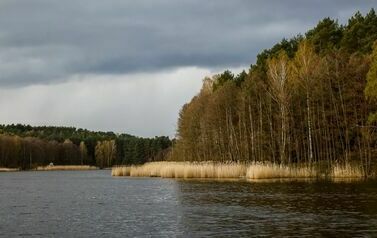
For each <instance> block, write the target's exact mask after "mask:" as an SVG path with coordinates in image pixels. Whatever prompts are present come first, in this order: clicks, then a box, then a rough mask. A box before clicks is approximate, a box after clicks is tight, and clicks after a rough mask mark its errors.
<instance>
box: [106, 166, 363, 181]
mask: <svg viewBox="0 0 377 238" xmlns="http://www.w3.org/2000/svg"><path fill="white" fill-rule="evenodd" d="M111 174H112V176H131V177H161V178H184V179H189V178H199V179H203V178H211V179H240V178H244V179H251V180H257V179H286V178H287V179H289V178H292V179H296V178H297V179H312V178H339V179H342V178H363V177H364V173H363V171H362V169H361V167H358V166H351V165H344V166H341V165H335V166H333V167H332V169H330V170H329V171H328V172H327V173H323V172H321V171H320V169H318V168H317V167H316V166H309V165H303V164H300V165H281V164H273V163H251V164H243V163H214V162H200V163H199V162H150V163H146V164H143V165H138V166H135V165H133V166H118V167H113V168H112V173H111Z"/></svg>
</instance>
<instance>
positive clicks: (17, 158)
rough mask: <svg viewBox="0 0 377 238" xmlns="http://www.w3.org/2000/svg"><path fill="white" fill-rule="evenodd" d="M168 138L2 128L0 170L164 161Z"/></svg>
mask: <svg viewBox="0 0 377 238" xmlns="http://www.w3.org/2000/svg"><path fill="white" fill-rule="evenodd" d="M170 146H171V141H170V139H169V138H168V137H165V136H161V137H155V138H140V137H135V136H132V135H128V134H115V133H113V132H93V131H89V130H85V129H76V128H73V127H47V126H43V127H32V126H29V125H20V124H18V125H0V167H8V168H21V169H30V168H35V167H37V166H44V165H48V164H50V163H53V164H54V165H95V166H98V167H100V168H104V167H109V166H112V165H115V164H140V163H145V162H147V161H154V160H162V158H163V157H164V155H165V154H166V153H167V152H168V150H169V148H170Z"/></svg>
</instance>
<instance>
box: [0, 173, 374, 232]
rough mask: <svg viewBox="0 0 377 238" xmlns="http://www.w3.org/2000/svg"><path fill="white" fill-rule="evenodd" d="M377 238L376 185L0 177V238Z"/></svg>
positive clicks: (25, 175) (48, 175)
mask: <svg viewBox="0 0 377 238" xmlns="http://www.w3.org/2000/svg"><path fill="white" fill-rule="evenodd" d="M14 236H21V237H23V236H24V237H40V236H43V237H207V236H208V237H250V236H293V237H305V236H307V237H311V236H313V237H319V236H322V237H323V236H325V237H326V236H329V237H357V236H362V237H377V182H376V181H374V182H372V181H370V182H353V183H326V182H263V183H262V182H258V183H255V182H254V183H253V182H239V181H237V182H236V181H233V182H232V181H222V182H220V181H199V180H191V181H187V180H186V181H184V180H173V179H159V178H124V177H122V178H114V177H111V176H110V171H84V172H82V171H50V172H15V173H0V237H14Z"/></svg>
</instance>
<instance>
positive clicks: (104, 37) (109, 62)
mask: <svg viewBox="0 0 377 238" xmlns="http://www.w3.org/2000/svg"><path fill="white" fill-rule="evenodd" d="M376 6H377V0H369V1H368V0H365V1H348V0H336V1H329V0H320V1H319V0H307V1H306V0H284V1H281V0H274V1H266V0H260V1H251V0H232V1H229V0H207V1H203V0H187V1H183V0H170V1H167V0H149V1H144V0H137V1H131V0H130V1H128V0H106V1H93V0H64V1H63V0H56V1H55V0H0V123H1V124H9V123H25V124H31V125H60V126H75V127H82V128H87V129H91V130H104V131H115V132H126V133H130V134H134V135H138V136H155V135H168V136H173V135H174V134H175V130H176V120H177V116H178V112H179V109H180V108H181V106H182V105H183V104H184V103H185V102H187V101H189V100H190V99H191V97H192V96H194V95H195V94H196V93H197V92H198V91H199V89H200V86H201V81H202V79H203V78H204V77H205V76H210V75H212V74H214V73H218V72H221V71H223V70H225V69H232V70H234V71H235V72H239V71H240V70H242V69H243V68H245V69H247V68H248V67H249V65H250V64H251V63H254V62H255V57H256V54H257V53H258V52H260V51H261V50H263V49H264V48H269V47H271V46H272V45H273V44H274V43H276V42H278V41H280V40H281V39H282V38H283V37H285V38H289V37H292V36H294V35H296V34H299V33H305V32H306V30H308V29H309V28H311V27H313V26H315V25H316V23H317V22H318V21H319V20H320V19H322V18H324V17H327V16H330V17H332V18H335V19H339V22H340V23H345V22H346V20H347V19H348V18H349V17H350V16H351V15H353V14H354V13H355V12H356V11H357V10H359V11H361V12H362V13H366V12H368V11H369V9H370V8H371V7H376Z"/></svg>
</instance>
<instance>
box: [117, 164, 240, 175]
mask: <svg viewBox="0 0 377 238" xmlns="http://www.w3.org/2000/svg"><path fill="white" fill-rule="evenodd" d="M246 170H247V167H246V165H244V164H239V163H224V164H218V163H212V162H204V163H191V162H151V163H146V164H143V165H140V166H129V167H114V168H113V169H112V175H113V176H131V177H162V178H240V177H245V175H246Z"/></svg>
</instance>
